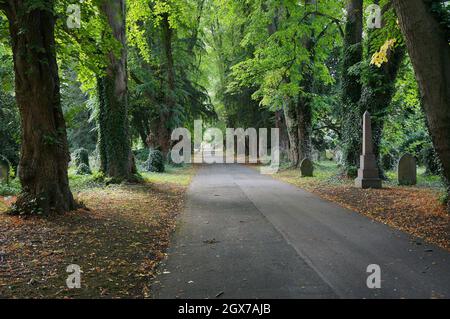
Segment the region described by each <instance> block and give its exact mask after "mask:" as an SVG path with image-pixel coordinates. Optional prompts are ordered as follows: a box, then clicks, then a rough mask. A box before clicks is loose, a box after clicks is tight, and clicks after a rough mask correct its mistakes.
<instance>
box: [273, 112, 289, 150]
mask: <svg viewBox="0 0 450 319" xmlns="http://www.w3.org/2000/svg"><path fill="white" fill-rule="evenodd" d="M275 127H276V128H278V129H279V130H280V154H281V155H282V158H283V159H289V135H288V132H287V127H286V120H285V119H284V114H283V110H277V111H275Z"/></svg>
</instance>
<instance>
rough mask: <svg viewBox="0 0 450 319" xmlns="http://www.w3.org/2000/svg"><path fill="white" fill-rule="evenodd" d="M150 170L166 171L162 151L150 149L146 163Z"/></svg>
mask: <svg viewBox="0 0 450 319" xmlns="http://www.w3.org/2000/svg"><path fill="white" fill-rule="evenodd" d="M146 168H147V171H148V172H157V173H162V172H164V155H163V153H162V152H161V151H158V150H150V152H149V154H148V160H147V163H146Z"/></svg>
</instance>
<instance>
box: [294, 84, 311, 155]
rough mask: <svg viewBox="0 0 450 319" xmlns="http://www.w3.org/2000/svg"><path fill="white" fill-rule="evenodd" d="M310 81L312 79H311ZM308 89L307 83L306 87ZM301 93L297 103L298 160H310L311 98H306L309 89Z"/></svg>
mask: <svg viewBox="0 0 450 319" xmlns="http://www.w3.org/2000/svg"><path fill="white" fill-rule="evenodd" d="M311 80H312V79H311ZM307 86H308V87H310V85H309V83H308V85H307ZM305 89H306V90H307V91H306V92H305V93H301V94H300V96H299V98H298V101H297V127H298V159H299V161H302V160H304V159H305V158H309V159H310V158H311V151H312V145H311V135H312V106H311V102H312V101H311V98H310V97H309V96H307V94H309V92H311V91H310V88H305Z"/></svg>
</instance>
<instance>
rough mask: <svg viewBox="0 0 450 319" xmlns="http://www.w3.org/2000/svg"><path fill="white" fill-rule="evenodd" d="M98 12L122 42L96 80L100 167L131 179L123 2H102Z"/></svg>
mask: <svg viewBox="0 0 450 319" xmlns="http://www.w3.org/2000/svg"><path fill="white" fill-rule="evenodd" d="M101 8H102V11H103V12H104V14H105V16H106V18H107V21H108V24H109V26H110V27H111V31H112V35H113V37H114V38H115V39H116V40H117V41H118V42H119V43H120V44H121V45H122V48H121V50H120V54H119V55H117V53H116V52H114V51H111V52H109V54H108V57H107V59H108V66H107V68H106V74H105V75H104V76H102V77H101V78H100V79H99V85H98V89H99V92H98V94H99V100H100V103H99V104H100V113H99V147H100V154H101V155H100V159H101V160H102V164H101V167H102V169H103V171H104V173H105V174H107V175H108V176H109V177H112V178H114V179H116V180H131V179H133V171H134V164H133V157H132V153H131V143H130V137H129V123H128V113H127V112H128V110H127V109H128V106H127V103H128V102H127V94H128V83H127V79H128V75H127V62H126V61H127V51H126V36H125V14H126V13H125V12H126V9H125V1H124V0H116V1H106V0H105V1H103V3H102V6H101Z"/></svg>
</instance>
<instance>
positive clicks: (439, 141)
mask: <svg viewBox="0 0 450 319" xmlns="http://www.w3.org/2000/svg"><path fill="white" fill-rule="evenodd" d="M431 3H432V1H430V0H393V5H394V8H395V10H396V12H397V16H398V20H399V24H400V28H401V30H402V32H403V35H404V36H405V41H406V46H407V48H408V53H409V56H410V58H411V62H412V64H413V67H414V71H415V74H416V78H417V81H418V83H419V89H420V94H421V97H422V100H423V107H424V111H425V113H426V118H427V123H428V128H429V131H430V135H431V138H432V140H433V145H434V148H435V150H436V152H437V154H438V156H439V159H440V161H441V164H442V174H443V176H444V178H445V181H446V182H447V185H449V184H450V46H449V43H448V35H449V34H450V30H449V29H448V27H447V26H446V25H444V24H440V21H439V19H438V17H437V15H436V14H433V12H432V10H431ZM448 208H449V211H450V204H449V205H448Z"/></svg>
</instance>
